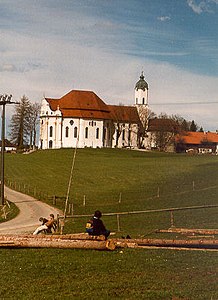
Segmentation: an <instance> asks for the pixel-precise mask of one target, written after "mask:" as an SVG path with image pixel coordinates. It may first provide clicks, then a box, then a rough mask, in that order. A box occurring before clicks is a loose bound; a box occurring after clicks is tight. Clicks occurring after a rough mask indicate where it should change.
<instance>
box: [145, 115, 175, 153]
mask: <svg viewBox="0 0 218 300" xmlns="http://www.w3.org/2000/svg"><path fill="white" fill-rule="evenodd" d="M179 130H180V126H179V124H178V123H177V122H176V121H175V120H173V119H167V118H153V119H150V120H149V121H148V129H147V139H146V148H147V149H158V150H160V151H166V152H174V151H175V147H174V142H175V136H176V135H177V133H178V132H179Z"/></svg>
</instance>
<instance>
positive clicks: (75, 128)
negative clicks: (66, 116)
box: [74, 127, 77, 138]
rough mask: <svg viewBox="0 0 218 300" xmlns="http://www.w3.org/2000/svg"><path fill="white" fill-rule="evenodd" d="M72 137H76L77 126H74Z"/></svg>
mask: <svg viewBox="0 0 218 300" xmlns="http://www.w3.org/2000/svg"><path fill="white" fill-rule="evenodd" d="M74 137H75V138H77V127H74Z"/></svg>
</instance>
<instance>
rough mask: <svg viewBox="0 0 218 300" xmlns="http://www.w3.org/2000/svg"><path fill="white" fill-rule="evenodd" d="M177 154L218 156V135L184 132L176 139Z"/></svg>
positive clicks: (213, 133) (214, 133)
mask: <svg viewBox="0 0 218 300" xmlns="http://www.w3.org/2000/svg"><path fill="white" fill-rule="evenodd" d="M176 148H177V149H176V151H177V152H191V153H199V154H207V153H211V154H212V153H213V154H218V133H216V132H184V133H182V134H180V135H178V136H177V137H176Z"/></svg>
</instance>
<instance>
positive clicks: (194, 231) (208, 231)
mask: <svg viewBox="0 0 218 300" xmlns="http://www.w3.org/2000/svg"><path fill="white" fill-rule="evenodd" d="M157 232H164V233H166V232H170V233H184V234H186V233H187V234H209V235H213V234H218V229H194V228H193V229H189V228H176V227H170V228H169V229H160V230H158V231H157Z"/></svg>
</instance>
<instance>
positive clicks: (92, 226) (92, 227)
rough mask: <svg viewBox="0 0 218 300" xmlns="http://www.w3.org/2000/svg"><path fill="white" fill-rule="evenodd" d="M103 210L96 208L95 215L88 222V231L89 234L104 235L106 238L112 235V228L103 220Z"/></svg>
mask: <svg viewBox="0 0 218 300" xmlns="http://www.w3.org/2000/svg"><path fill="white" fill-rule="evenodd" d="M101 215H102V214H101V212H100V211H99V210H96V211H95V213H94V216H93V217H92V218H91V220H89V221H88V223H87V224H86V232H87V233H88V234H89V235H104V236H105V239H107V238H108V236H109V235H110V230H107V229H106V227H105V226H104V223H103V222H102V220H101Z"/></svg>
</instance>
